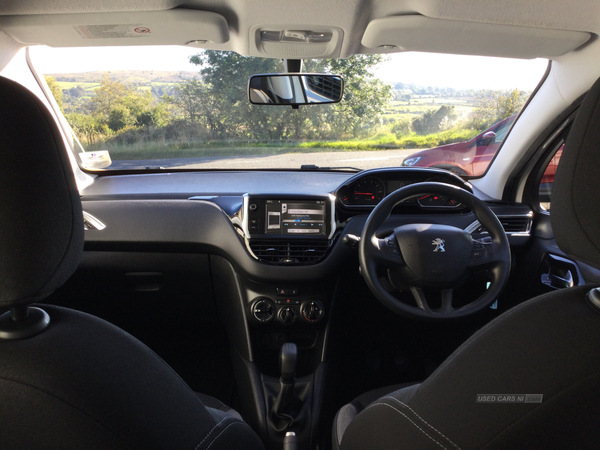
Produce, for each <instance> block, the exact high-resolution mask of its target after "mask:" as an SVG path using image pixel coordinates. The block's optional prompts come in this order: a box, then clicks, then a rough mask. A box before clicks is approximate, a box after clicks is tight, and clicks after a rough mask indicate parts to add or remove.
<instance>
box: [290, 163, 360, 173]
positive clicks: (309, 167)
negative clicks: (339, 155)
mask: <svg viewBox="0 0 600 450" xmlns="http://www.w3.org/2000/svg"><path fill="white" fill-rule="evenodd" d="M300 170H350V171H352V172H360V171H362V169H359V168H357V167H350V166H341V167H319V166H317V165H315V164H302V165H301V166H300Z"/></svg>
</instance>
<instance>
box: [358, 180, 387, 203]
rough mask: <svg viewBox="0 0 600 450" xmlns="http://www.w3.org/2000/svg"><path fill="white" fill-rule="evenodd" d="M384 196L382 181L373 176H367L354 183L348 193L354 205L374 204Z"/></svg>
mask: <svg viewBox="0 0 600 450" xmlns="http://www.w3.org/2000/svg"><path fill="white" fill-rule="evenodd" d="M384 196H385V186H384V184H383V181H381V180H380V179H379V178H375V177H368V178H365V179H363V180H361V181H359V182H358V183H356V184H355V185H354V186H353V187H352V191H351V194H350V197H351V198H352V203H353V204H354V205H376V204H377V203H379V202H380V201H381V200H382V199H383V197H384Z"/></svg>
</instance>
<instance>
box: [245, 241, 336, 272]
mask: <svg viewBox="0 0 600 450" xmlns="http://www.w3.org/2000/svg"><path fill="white" fill-rule="evenodd" d="M329 247H330V244H329V241H327V240H304V239H302V240H298V241H282V240H271V239H259V240H254V239H253V240H252V242H250V249H251V250H252V253H254V255H255V256H256V257H257V258H258V259H259V260H260V261H262V262H265V263H268V264H277V265H289V266H293V265H307V264H316V263H318V262H320V261H322V260H323V259H324V258H325V256H326V255H327V251H328V250H329Z"/></svg>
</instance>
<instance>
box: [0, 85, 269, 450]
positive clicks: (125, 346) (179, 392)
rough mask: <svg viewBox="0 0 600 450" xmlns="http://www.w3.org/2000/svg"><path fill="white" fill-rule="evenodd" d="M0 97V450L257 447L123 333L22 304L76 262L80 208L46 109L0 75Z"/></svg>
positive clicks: (226, 415) (231, 417) (89, 319)
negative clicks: (2, 310)
mask: <svg viewBox="0 0 600 450" xmlns="http://www.w3.org/2000/svg"><path fill="white" fill-rule="evenodd" d="M0 98H1V99H2V102H1V103H0V149H1V151H2V163H1V164H0V308H2V309H4V310H9V311H8V312H6V313H5V314H3V315H2V316H0V448H2V449H3V450H11V449H47V448H61V449H87V450H89V449H144V450H147V449H171V448H181V449H183V448H187V449H196V450H200V449H207V448H210V449H211V450H214V449H231V448H236V449H249V450H254V449H257V450H258V449H263V448H264V447H263V445H262V443H261V441H260V439H259V438H258V436H257V435H256V434H255V433H254V432H253V431H252V429H251V428H250V427H249V426H248V425H247V424H246V423H245V422H244V421H243V420H241V418H240V417H239V415H237V413H235V412H234V411H231V410H229V409H228V408H226V407H224V406H222V405H220V404H219V403H216V401H215V402H213V400H211V399H210V398H208V397H205V396H202V395H200V396H198V395H197V394H196V393H195V392H193V391H192V390H191V389H190V388H189V387H188V386H187V385H186V383H185V382H184V381H183V380H182V379H181V378H180V377H179V376H178V375H177V374H176V373H175V372H174V371H173V370H172V369H171V368H170V367H169V366H168V365H167V364H166V363H165V362H164V361H162V360H161V359H160V358H159V357H158V356H157V355H156V354H155V353H154V352H152V351H151V350H150V349H149V348H148V347H146V346H145V345H144V344H142V343H141V342H139V341H138V340H137V339H135V338H133V337H132V336H131V335H129V334H127V333H125V332H124V331H123V330H121V329H119V328H117V327H115V326H113V325H111V324H109V323H108V322H106V321H104V320H101V319H99V318H97V317H94V316H91V315H88V314H84V313H81V312H78V311H74V310H70V309H66V308H61V307H57V306H48V305H44V306H43V307H41V306H40V307H39V308H35V307H30V306H29V305H31V303H33V302H35V301H39V300H41V299H43V298H45V297H46V296H48V295H49V294H51V293H52V292H53V291H54V290H55V289H56V288H58V287H59V286H60V285H61V284H62V283H64V282H65V281H66V279H67V278H68V277H69V276H70V275H71V274H72V273H73V271H74V270H75V268H76V267H77V265H78V264H79V260H80V257H81V253H82V250H83V218H82V211H81V202H80V199H79V193H78V191H77V189H76V187H75V181H74V178H73V172H72V169H71V165H70V161H69V158H68V155H67V151H66V149H65V148H64V145H63V140H62V136H61V135H60V133H59V131H58V129H57V128H56V125H55V122H54V120H53V119H52V117H51V115H50V113H49V111H48V110H47V109H46V107H45V106H44V105H43V104H42V103H41V102H40V101H39V99H37V97H36V96H35V95H33V94H32V93H31V92H29V91H28V90H26V89H25V88H23V87H22V86H20V85H19V84H17V83H14V82H12V81H10V80H7V79H5V78H0ZM201 398H203V399H205V400H206V401H207V403H209V407H207V406H206V405H204V404H203V402H202V401H201ZM210 406H213V407H210Z"/></svg>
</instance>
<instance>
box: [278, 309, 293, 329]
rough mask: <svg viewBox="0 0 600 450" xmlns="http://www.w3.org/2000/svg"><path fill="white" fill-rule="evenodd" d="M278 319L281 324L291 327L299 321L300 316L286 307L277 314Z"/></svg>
mask: <svg viewBox="0 0 600 450" xmlns="http://www.w3.org/2000/svg"><path fill="white" fill-rule="evenodd" d="M277 318H278V319H279V321H280V322H281V323H283V324H286V325H291V324H293V323H294V322H295V321H296V319H298V314H296V311H295V310H294V308H292V307H291V306H284V307H283V308H281V309H280V310H279V312H278V313H277Z"/></svg>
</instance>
